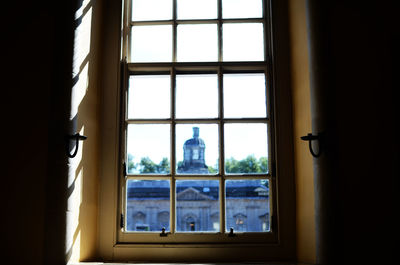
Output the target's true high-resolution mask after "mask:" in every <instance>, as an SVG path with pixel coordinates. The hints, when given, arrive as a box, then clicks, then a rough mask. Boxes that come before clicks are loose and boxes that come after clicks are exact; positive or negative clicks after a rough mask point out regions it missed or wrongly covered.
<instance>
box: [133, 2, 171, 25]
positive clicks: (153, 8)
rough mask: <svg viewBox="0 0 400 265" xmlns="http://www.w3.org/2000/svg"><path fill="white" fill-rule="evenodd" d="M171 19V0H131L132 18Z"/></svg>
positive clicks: (141, 19)
mask: <svg viewBox="0 0 400 265" xmlns="http://www.w3.org/2000/svg"><path fill="white" fill-rule="evenodd" d="M169 19H172V0H132V20H133V21H146V20H147V21H148V20H169Z"/></svg>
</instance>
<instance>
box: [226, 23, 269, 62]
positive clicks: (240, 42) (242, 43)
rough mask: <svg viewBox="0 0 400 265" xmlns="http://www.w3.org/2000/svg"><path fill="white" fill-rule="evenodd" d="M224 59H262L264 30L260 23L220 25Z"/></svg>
mask: <svg viewBox="0 0 400 265" xmlns="http://www.w3.org/2000/svg"><path fill="white" fill-rule="evenodd" d="M222 33H223V34H222V35H223V60H224V61H263V60H264V37H263V35H264V31H263V25H262V24H261V23H231V24H224V25H223V26H222Z"/></svg>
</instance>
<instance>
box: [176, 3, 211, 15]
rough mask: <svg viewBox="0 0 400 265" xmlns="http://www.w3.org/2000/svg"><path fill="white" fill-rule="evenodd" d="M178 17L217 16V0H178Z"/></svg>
mask: <svg viewBox="0 0 400 265" xmlns="http://www.w3.org/2000/svg"><path fill="white" fill-rule="evenodd" d="M177 5H178V19H213V18H217V16H218V11H217V6H218V5H217V0H178V1H177Z"/></svg>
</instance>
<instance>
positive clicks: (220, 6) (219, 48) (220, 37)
mask: <svg viewBox="0 0 400 265" xmlns="http://www.w3.org/2000/svg"><path fill="white" fill-rule="evenodd" d="M222 41H223V40H222V0H218V61H219V62H222V59H223V57H222V52H223V51H222Z"/></svg>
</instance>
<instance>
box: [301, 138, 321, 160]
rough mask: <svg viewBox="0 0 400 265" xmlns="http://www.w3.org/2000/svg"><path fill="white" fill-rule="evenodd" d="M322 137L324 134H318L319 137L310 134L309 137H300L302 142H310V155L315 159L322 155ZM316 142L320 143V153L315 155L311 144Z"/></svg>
mask: <svg viewBox="0 0 400 265" xmlns="http://www.w3.org/2000/svg"><path fill="white" fill-rule="evenodd" d="M321 136H322V133H318V135H313V134H312V133H308V134H307V135H305V136H301V137H300V139H301V140H303V141H308V149H310V153H311V155H312V156H313V157H319V156H320V155H321V153H322V145H321ZM314 140H317V142H318V153H315V152H314V150H313V147H312V143H311V142H312V141H314Z"/></svg>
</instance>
